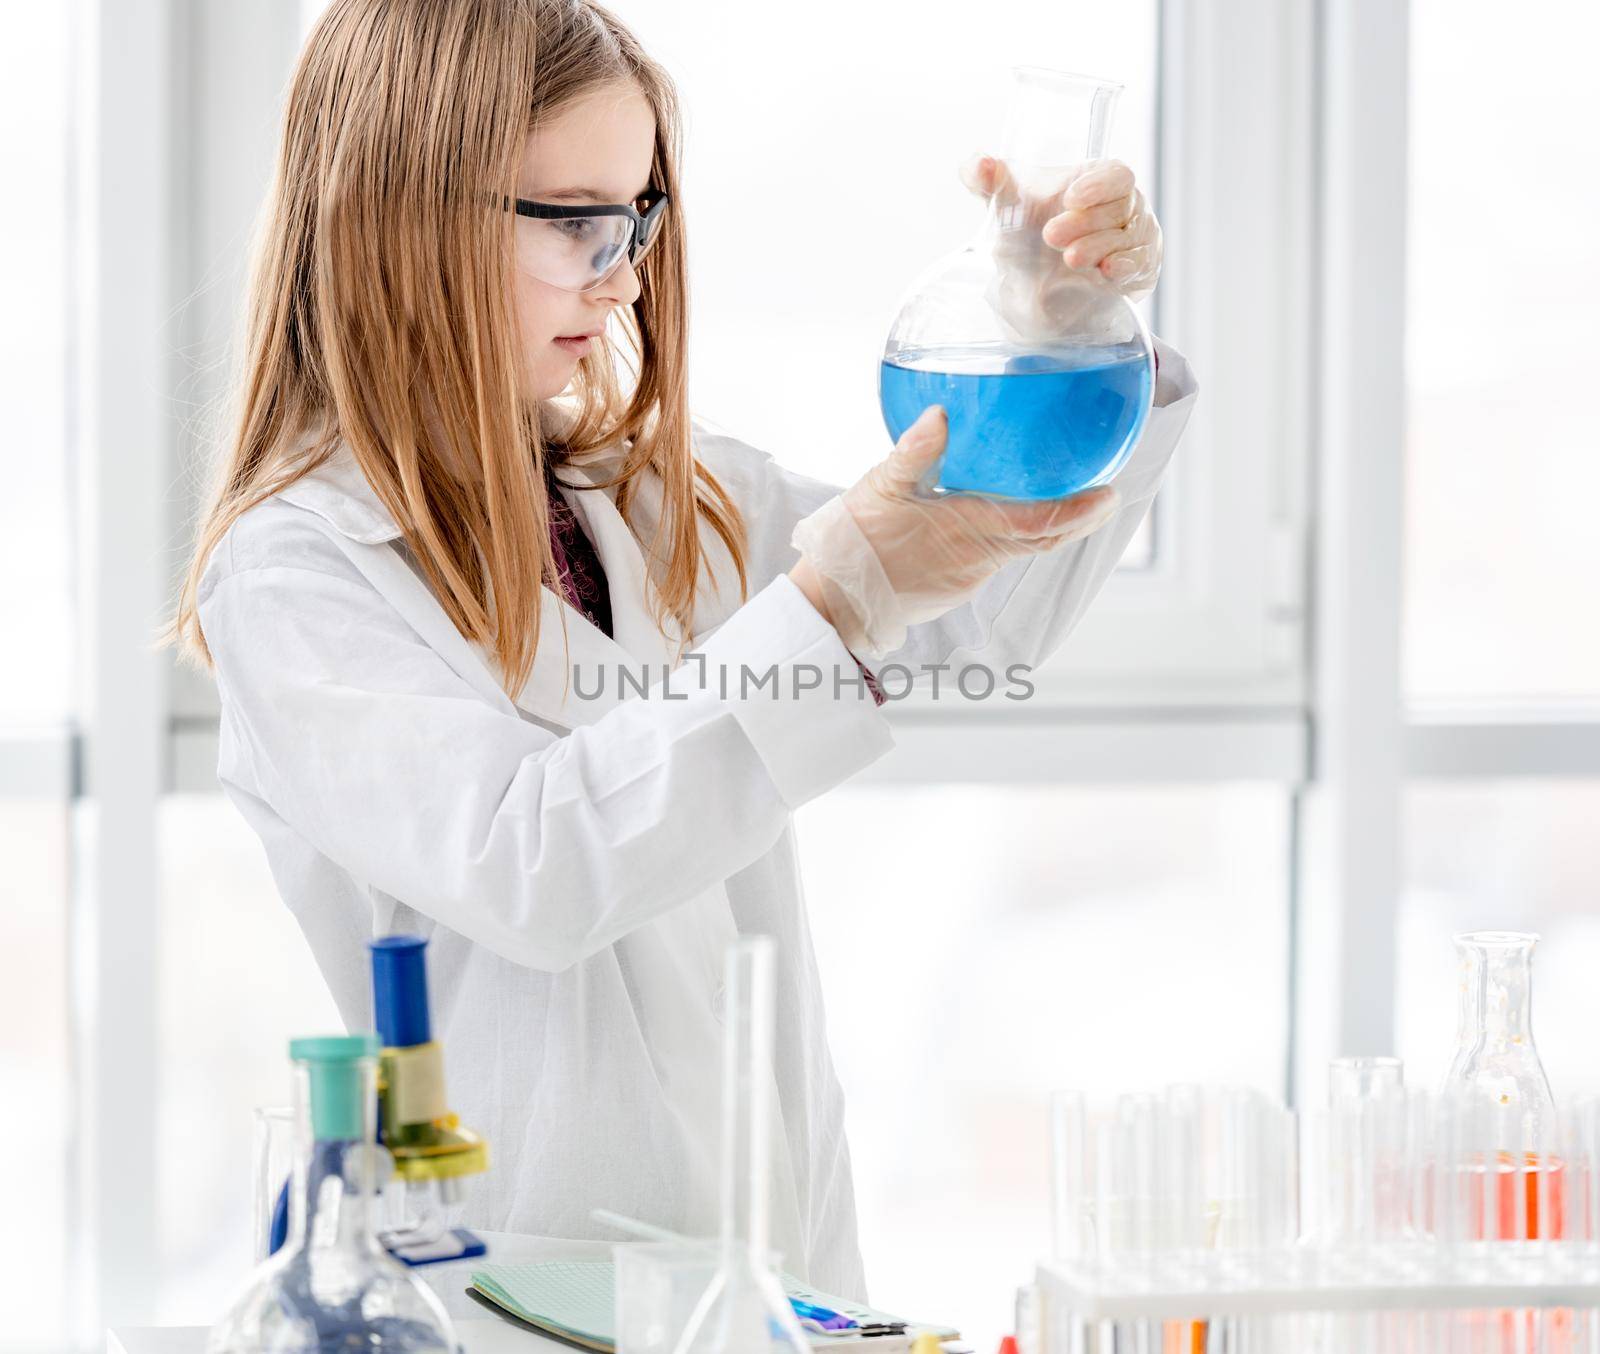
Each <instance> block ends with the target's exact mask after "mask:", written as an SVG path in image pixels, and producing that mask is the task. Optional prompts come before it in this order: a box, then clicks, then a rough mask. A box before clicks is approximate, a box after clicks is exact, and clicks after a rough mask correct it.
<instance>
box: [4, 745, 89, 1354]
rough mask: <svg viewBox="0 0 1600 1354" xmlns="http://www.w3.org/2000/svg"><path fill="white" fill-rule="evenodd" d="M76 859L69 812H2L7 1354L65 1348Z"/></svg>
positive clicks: (15, 807) (15, 804)
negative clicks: (10, 1166)
mask: <svg viewBox="0 0 1600 1354" xmlns="http://www.w3.org/2000/svg"><path fill="white" fill-rule="evenodd" d="M0 755H4V754H3V753H0ZM67 859H68V845H67V810H66V806H65V805H64V804H60V803H48V802H45V803H30V802H27V801H19V800H8V801H5V802H0V861H4V862H5V868H4V869H3V870H0V1082H3V1083H4V1090H3V1096H4V1103H5V1104H6V1105H7V1106H15V1107H16V1113H17V1114H18V1115H20V1116H21V1118H20V1119H18V1120H17V1121H15V1122H13V1124H12V1128H13V1129H15V1130H17V1131H18V1132H19V1133H20V1135H21V1136H20V1137H19V1138H18V1139H17V1141H16V1144H15V1145H16V1146H18V1147H19V1148H21V1149H22V1150H23V1153H24V1155H23V1156H21V1157H19V1158H18V1161H17V1164H18V1165H19V1166H23V1167H24V1169H19V1170H13V1171H9V1172H8V1173H7V1180H6V1211H7V1214H8V1218H9V1221H8V1223H7V1225H6V1226H4V1227H0V1274H3V1275H5V1281H4V1283H0V1351H11V1350H16V1351H19V1354H20V1351H24V1350H26V1351H28V1354H36V1351H39V1350H46V1349H56V1348H59V1347H61V1345H62V1344H63V1342H64V1341H65V1339H66V1324H65V1323H66V1315H67V1300H68V1294H67V1283H66V1262H67V1239H68V1238H67V1225H66V1221H67V1167H68V1162H67V1151H68V1144H69V1143H70V1142H71V1141H72V1132H71V1129H72V1122H71V1106H72V1087H71V1084H70V1081H69V1075H70V1068H71V1065H72V1062H71V1058H70V1056H69V1054H70V1049H69V1046H68V1043H69V1040H68V1032H69V1026H68V1021H67ZM8 1117H10V1116H9V1114H8Z"/></svg>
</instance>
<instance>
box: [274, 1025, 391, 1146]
mask: <svg viewBox="0 0 1600 1354" xmlns="http://www.w3.org/2000/svg"><path fill="white" fill-rule="evenodd" d="M289 1056H290V1058H292V1059H293V1060H294V1061H295V1062H298V1063H304V1064H305V1065H306V1072H307V1077H308V1080H309V1082H310V1086H311V1136H312V1137H313V1138H315V1139H316V1140H317V1141H319V1142H329V1141H350V1140H352V1139H356V1138H361V1137H364V1136H365V1134H366V1109H367V1105H366V1101H367V1095H368V1093H369V1091H370V1090H371V1089H372V1087H371V1083H370V1081H369V1078H368V1077H367V1076H366V1075H365V1074H364V1069H363V1066H362V1064H363V1062H366V1061H369V1060H371V1059H375V1058H376V1057H377V1056H378V1036H377V1035H375V1034H334V1035H320V1036H317V1037H314V1038H309V1039H291V1040H290V1041H289Z"/></svg>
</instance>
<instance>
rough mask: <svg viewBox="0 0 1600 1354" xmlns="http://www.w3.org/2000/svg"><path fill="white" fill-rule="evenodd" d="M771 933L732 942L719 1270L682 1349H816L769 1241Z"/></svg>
mask: <svg viewBox="0 0 1600 1354" xmlns="http://www.w3.org/2000/svg"><path fill="white" fill-rule="evenodd" d="M772 964H773V947H772V941H771V939H770V938H769V937H767V936H752V937H749V938H747V939H744V940H741V941H739V942H738V943H737V944H735V945H732V946H730V947H729V949H728V955H727V972H726V981H727V988H728V1021H727V1025H726V1026H725V1032H724V1035H723V1047H722V1235H721V1238H720V1244H719V1260H718V1265H717V1272H716V1274H715V1276H714V1277H713V1278H712V1280H711V1283H710V1284H709V1285H708V1286H707V1288H706V1290H705V1292H704V1293H703V1294H702V1295H701V1297H700V1301H699V1302H698V1303H697V1304H696V1305H695V1310H694V1312H693V1313H692V1315H691V1317H690V1319H689V1322H688V1324H687V1325H686V1326H685V1328H684V1330H683V1333H682V1335H681V1336H680V1337H679V1339H678V1341H677V1343H676V1345H675V1346H674V1349H675V1351H676V1354H755V1351H758V1350H759V1351H763V1352H765V1351H775V1350H783V1351H787V1354H809V1351H810V1349H811V1344H810V1341H809V1340H808V1339H807V1338H806V1334H805V1332H804V1331H803V1330H802V1329H801V1327H800V1322H799V1319H798V1318H797V1317H796V1316H795V1312H794V1308H793V1307H792V1306H791V1305H790V1303H789V1297H788V1294H787V1293H786V1292H785V1291H784V1288H783V1283H782V1281H781V1280H780V1279H779V1277H778V1274H777V1271H776V1267H775V1265H776V1257H775V1256H774V1255H773V1253H772V1252H771V1251H770V1250H769V1248H768V1239H769V1230H770V1229H769V1221H770V1209H771V1191H772V1184H771V1173H770V1162H771V1151H772V1106H773V1098H774V1094H775V1092H774V1086H773V1080H772V1041H773V1019H774V1017H773V996H772Z"/></svg>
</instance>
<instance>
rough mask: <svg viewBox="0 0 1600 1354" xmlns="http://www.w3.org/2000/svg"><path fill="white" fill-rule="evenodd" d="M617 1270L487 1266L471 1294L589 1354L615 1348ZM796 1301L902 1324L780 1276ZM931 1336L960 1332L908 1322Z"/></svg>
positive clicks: (830, 1343)
mask: <svg viewBox="0 0 1600 1354" xmlns="http://www.w3.org/2000/svg"><path fill="white" fill-rule="evenodd" d="M615 1274H616V1271H615V1267H614V1266H613V1265H612V1263H611V1262H610V1261H609V1260H553V1261H548V1262H545V1263H542V1264H533V1265H485V1266H484V1267H483V1268H482V1269H475V1270H473V1271H472V1289H471V1290H469V1291H475V1293H477V1294H481V1295H482V1298H483V1299H486V1300H487V1301H488V1302H489V1303H492V1304H493V1305H494V1306H495V1307H497V1308H499V1309H500V1310H502V1311H504V1312H508V1313H510V1314H511V1315H512V1316H514V1317H516V1318H517V1320H519V1321H523V1322H526V1323H527V1324H528V1325H530V1326H534V1327H536V1328H537V1329H539V1330H542V1331H547V1332H548V1333H550V1334H551V1335H557V1336H560V1337H561V1338H562V1339H564V1340H570V1341H572V1342H573V1343H574V1344H577V1345H581V1346H582V1347H583V1348H585V1349H595V1350H602V1351H606V1354H610V1352H611V1351H614V1350H615V1349H616V1347H617V1339H616V1317H615V1311H614V1302H615V1298H616V1281H615ZM779 1277H780V1278H782V1280H783V1286H784V1290H785V1291H786V1292H787V1293H788V1294H789V1296H790V1297H792V1298H799V1299H801V1300H802V1301H804V1302H809V1303H813V1304H814V1305H816V1306H818V1307H827V1308H829V1309H831V1310H832V1311H835V1312H842V1313H843V1314H844V1315H846V1316H848V1317H851V1318H853V1319H854V1320H856V1321H858V1322H860V1323H862V1324H863V1325H866V1324H868V1323H870V1322H879V1321H881V1322H889V1321H901V1320H904V1318H902V1317H898V1316H890V1315H889V1314H888V1313H887V1312H880V1311H875V1310H874V1309H873V1308H871V1307H863V1306H862V1305H861V1304H860V1303H858V1302H846V1301H845V1300H844V1299H843V1298H836V1297H834V1296H832V1295H831V1294H829V1293H819V1292H818V1291H817V1290H816V1289H815V1288H811V1287H809V1286H808V1285H806V1284H803V1283H801V1282H800V1281H799V1280H798V1279H796V1278H795V1277H794V1276H793V1275H790V1274H783V1275H780V1276H779ZM924 1331H932V1332H933V1333H934V1334H935V1335H937V1336H938V1337H939V1338H940V1339H941V1340H950V1339H954V1338H955V1337H956V1336H957V1335H958V1334H959V1333H960V1332H958V1331H956V1330H955V1329H954V1328H953V1327H950V1326H929V1325H922V1324H912V1323H908V1324H907V1326H906V1335H907V1337H908V1338H911V1339H914V1338H915V1337H916V1336H918V1335H920V1334H922V1333H923V1332H924ZM807 1335H808V1336H810V1339H811V1343H812V1345H813V1347H815V1348H818V1349H831V1348H837V1347H838V1346H841V1345H854V1344H861V1345H864V1346H870V1347H872V1348H877V1349H881V1348H883V1346H884V1341H883V1339H882V1338H881V1337H879V1338H874V1339H872V1340H866V1339H863V1338H862V1337H860V1336H855V1335H852V1334H851V1333H850V1332H849V1331H841V1332H839V1333H837V1334H827V1335H823V1334H821V1333H819V1332H816V1331H808V1332H807Z"/></svg>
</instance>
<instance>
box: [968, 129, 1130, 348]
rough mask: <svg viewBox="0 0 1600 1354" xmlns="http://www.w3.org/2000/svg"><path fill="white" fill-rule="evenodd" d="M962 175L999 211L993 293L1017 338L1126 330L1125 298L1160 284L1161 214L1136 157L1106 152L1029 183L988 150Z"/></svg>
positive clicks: (1043, 339)
mask: <svg viewBox="0 0 1600 1354" xmlns="http://www.w3.org/2000/svg"><path fill="white" fill-rule="evenodd" d="M961 178H962V181H963V182H964V183H965V184H966V185H967V187H968V188H969V189H971V190H972V191H973V192H974V193H977V194H979V195H980V196H983V197H987V198H989V199H990V201H991V205H992V206H994V207H995V208H996V209H997V212H998V215H997V216H996V218H995V220H996V221H997V223H998V230H997V232H996V233H995V234H994V235H992V236H991V237H990V247H991V249H992V251H993V256H994V261H995V279H994V283H993V285H992V286H991V288H990V291H989V296H988V300H989V305H990V307H991V309H993V311H994V312H995V315H996V316H997V317H998V318H999V320H1000V321H1001V323H1002V325H1003V326H1004V327H1005V329H1006V331H1007V333H1008V336H1009V337H1010V338H1011V339H1012V341H1013V342H1017V343H1026V344H1032V343H1049V342H1052V341H1054V340H1056V339H1059V338H1060V337H1061V336H1062V335H1063V334H1071V335H1073V336H1074V337H1075V338H1077V339H1080V340H1082V339H1087V338H1091V337H1093V336H1095V335H1104V337H1105V338H1106V339H1108V340H1111V339H1115V338H1119V337H1124V336H1125V335H1126V331H1127V317H1126V314H1125V313H1124V311H1123V310H1122V306H1121V302H1120V301H1119V300H1118V297H1122V296H1125V297H1127V298H1129V299H1130V300H1132V299H1137V298H1138V297H1141V296H1144V295H1147V294H1148V293H1149V292H1150V291H1151V290H1152V289H1154V287H1155V285H1156V281H1157V279H1158V278H1159V277H1160V274H1161V249H1162V244H1161V226H1160V223H1159V222H1157V220H1156V218H1155V215H1154V214H1153V213H1152V212H1151V211H1150V209H1149V206H1148V205H1147V204H1146V202H1145V199H1144V194H1143V193H1142V192H1141V191H1140V189H1139V187H1138V185H1137V184H1136V183H1135V182H1134V178H1133V171H1132V170H1131V169H1129V168H1128V166H1127V165H1125V164H1122V163H1121V162H1120V161H1117V160H1102V161H1099V162H1095V163H1089V164H1085V165H1082V166H1073V167H1072V168H1069V169H1066V170H1063V171H1060V172H1058V173H1053V174H1051V175H1050V176H1049V177H1048V178H1044V179H1040V178H1037V177H1036V178H1030V179H1026V180H1025V181H1024V182H1023V183H1021V184H1019V183H1018V182H1017V180H1016V179H1015V178H1014V177H1013V176H1012V173H1011V170H1010V168H1009V167H1008V166H1007V165H1006V164H1005V163H1004V162H1003V161H1000V160H996V159H995V158H994V157H993V156H988V155H978V156H973V157H972V158H971V159H969V160H968V161H967V162H966V164H964V165H963V166H962V167H961Z"/></svg>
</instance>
